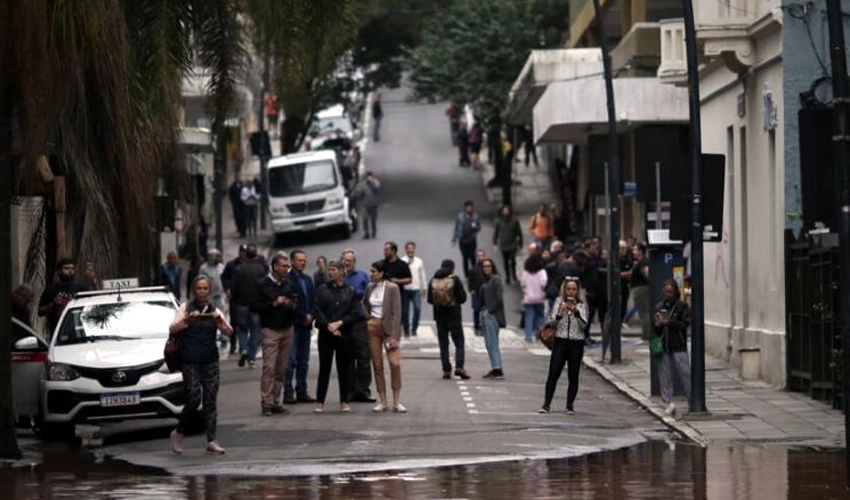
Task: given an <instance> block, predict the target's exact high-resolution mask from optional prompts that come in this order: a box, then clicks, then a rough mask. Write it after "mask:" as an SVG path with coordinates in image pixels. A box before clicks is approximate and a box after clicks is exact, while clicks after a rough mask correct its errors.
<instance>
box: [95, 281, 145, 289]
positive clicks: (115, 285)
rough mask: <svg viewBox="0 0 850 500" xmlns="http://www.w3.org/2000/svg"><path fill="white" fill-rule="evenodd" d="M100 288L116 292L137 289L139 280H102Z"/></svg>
mask: <svg viewBox="0 0 850 500" xmlns="http://www.w3.org/2000/svg"><path fill="white" fill-rule="evenodd" d="M101 286H102V287H103V289H104V290H117V289H119V288H121V289H127V288H138V287H139V278H120V279H114V280H103V281H102V282H101Z"/></svg>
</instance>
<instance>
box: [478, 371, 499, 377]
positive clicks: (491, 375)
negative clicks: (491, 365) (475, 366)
mask: <svg viewBox="0 0 850 500" xmlns="http://www.w3.org/2000/svg"><path fill="white" fill-rule="evenodd" d="M495 371H496V370H490V371H489V372H487V373H485V374H484V376H483V377H481V378H493V377H494V376H495V375H493V373H494V372H495Z"/></svg>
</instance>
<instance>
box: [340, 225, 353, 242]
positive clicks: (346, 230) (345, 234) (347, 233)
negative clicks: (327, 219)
mask: <svg viewBox="0 0 850 500" xmlns="http://www.w3.org/2000/svg"><path fill="white" fill-rule="evenodd" d="M340 228H341V229H342V231H340V232H341V233H342V239H344V240H347V239H349V238H351V223H348V224H343V225H342V226H340Z"/></svg>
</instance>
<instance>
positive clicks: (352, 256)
mask: <svg viewBox="0 0 850 500" xmlns="http://www.w3.org/2000/svg"><path fill="white" fill-rule="evenodd" d="M341 260H342V263H343V265H344V266H345V284H346V285H348V286H350V287H352V288H353V289H354V293H355V294H356V296H357V303H358V308H357V310H358V313H359V318H358V320H357V322H356V323H354V325H353V326H352V327H351V345H350V347H351V377H350V381H351V401H354V402H359V403H374V402H375V398H373V397H372V390H371V388H370V386H371V385H372V358H371V356H370V354H369V332H368V328H367V326H366V318H367V316H366V310H365V308H364V306H363V297H364V296H365V295H366V287H367V286H369V282H370V279H369V275H368V274H367V273H366V272H365V271H361V270H359V269H357V253H355V251H354V250H352V249H350V248H347V249H345V250H343V252H342V255H341Z"/></svg>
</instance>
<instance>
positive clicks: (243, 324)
mask: <svg viewBox="0 0 850 500" xmlns="http://www.w3.org/2000/svg"><path fill="white" fill-rule="evenodd" d="M267 272H268V269H267V267H266V262H265V259H263V258H262V257H261V256H258V255H257V247H256V246H255V245H253V244H251V245H248V247H247V249H246V251H245V261H244V262H243V263H242V264H240V265H239V266H238V267H237V268H236V270H235V271H234V272H233V276H232V277H231V280H230V296H231V307H235V313H236V325H235V327H236V334H237V338H238V339H239V366H245V362H246V361H247V362H248V367H249V368H254V367H255V366H256V358H257V349H258V348H259V345H260V336H261V332H260V316H259V315H258V314H257V313H256V312H252V311H251V306H252V305H254V304H255V303H256V302H257V301H258V300H259V299H260V290H259V287H257V283H258V282H259V281H260V279H262V277H263V276H265V275H266V273H267Z"/></svg>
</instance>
